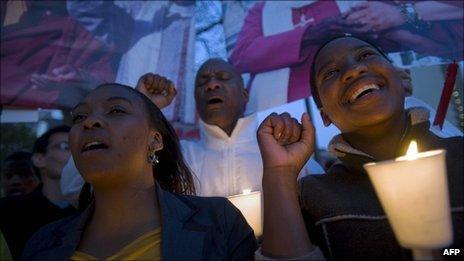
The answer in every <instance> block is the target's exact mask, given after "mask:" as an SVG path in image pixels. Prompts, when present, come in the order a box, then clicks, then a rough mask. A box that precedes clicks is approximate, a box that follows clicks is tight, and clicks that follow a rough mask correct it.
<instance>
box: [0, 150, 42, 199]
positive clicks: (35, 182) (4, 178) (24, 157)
mask: <svg viewBox="0 0 464 261" xmlns="http://www.w3.org/2000/svg"><path fill="white" fill-rule="evenodd" d="M31 158H32V153H30V152H26V151H17V152H13V153H11V154H10V155H8V156H7V157H6V159H5V160H4V161H3V166H2V175H1V185H2V189H3V191H4V192H5V195H6V196H7V197H10V196H19V195H25V194H29V193H31V192H32V191H34V190H35V189H36V188H37V186H39V184H40V179H39V177H38V175H37V173H36V170H35V169H34V165H33V164H32V160H31Z"/></svg>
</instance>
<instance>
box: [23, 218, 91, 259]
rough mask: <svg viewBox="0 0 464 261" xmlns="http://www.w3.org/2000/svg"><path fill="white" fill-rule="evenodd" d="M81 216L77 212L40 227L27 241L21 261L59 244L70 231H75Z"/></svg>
mask: <svg viewBox="0 0 464 261" xmlns="http://www.w3.org/2000/svg"><path fill="white" fill-rule="evenodd" d="M81 214H82V213H81V212H79V213H76V214H73V215H71V216H68V217H66V218H63V219H59V220H57V221H54V222H51V223H49V224H46V225H44V226H42V227H41V228H40V229H39V230H37V231H36V232H35V233H34V234H33V235H32V236H31V237H30V238H29V240H28V241H27V243H26V246H25V247H24V250H23V254H22V255H21V260H28V259H30V258H31V257H32V256H34V255H35V254H36V253H38V252H40V251H42V250H43V249H49V248H52V247H53V245H54V244H59V242H60V241H61V239H62V238H63V237H65V236H66V235H67V233H68V232H70V230H71V229H76V225H77V222H79V220H80V215H81Z"/></svg>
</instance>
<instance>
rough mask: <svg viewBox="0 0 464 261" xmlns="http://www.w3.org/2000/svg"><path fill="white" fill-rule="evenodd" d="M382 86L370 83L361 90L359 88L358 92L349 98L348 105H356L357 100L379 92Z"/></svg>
mask: <svg viewBox="0 0 464 261" xmlns="http://www.w3.org/2000/svg"><path fill="white" fill-rule="evenodd" d="M381 87H382V86H380V85H378V84H375V83H370V84H366V85H364V86H362V87H361V88H358V89H357V90H355V91H354V92H353V93H352V94H351V95H350V96H349V98H348V100H347V101H346V103H347V104H351V103H354V102H356V101H357V100H359V99H360V98H362V97H364V96H366V95H368V94H371V93H373V92H375V91H378V90H380V88H381Z"/></svg>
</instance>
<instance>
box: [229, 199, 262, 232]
mask: <svg viewBox="0 0 464 261" xmlns="http://www.w3.org/2000/svg"><path fill="white" fill-rule="evenodd" d="M244 192H245V191H244ZM227 199H229V201H230V202H232V204H234V206H235V207H237V208H238V209H239V210H240V212H242V215H243V216H244V217H245V219H246V221H247V222H248V224H249V225H250V226H251V228H253V231H254V232H255V236H256V237H259V236H261V235H262V234H263V227H262V211H261V192H259V191H255V192H250V191H247V192H246V193H243V194H239V195H234V196H230V197H228V198H227Z"/></svg>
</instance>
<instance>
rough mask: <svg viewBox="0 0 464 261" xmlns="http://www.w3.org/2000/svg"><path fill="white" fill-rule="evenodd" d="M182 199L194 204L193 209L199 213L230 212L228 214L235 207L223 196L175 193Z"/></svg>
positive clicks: (232, 211) (233, 210) (231, 212)
mask: <svg viewBox="0 0 464 261" xmlns="http://www.w3.org/2000/svg"><path fill="white" fill-rule="evenodd" d="M177 197H179V198H180V199H181V200H182V201H184V202H185V203H187V204H190V205H192V206H194V208H195V209H197V210H198V212H199V214H203V213H207V214H212V215H213V216H214V213H221V212H222V213H225V212H228V213H229V212H230V213H229V214H233V213H234V212H235V214H236V211H235V210H236V209H235V207H234V206H233V205H232V203H230V201H229V200H227V199H226V198H223V197H200V196H190V195H177Z"/></svg>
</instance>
